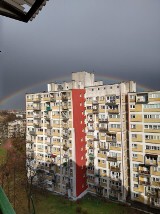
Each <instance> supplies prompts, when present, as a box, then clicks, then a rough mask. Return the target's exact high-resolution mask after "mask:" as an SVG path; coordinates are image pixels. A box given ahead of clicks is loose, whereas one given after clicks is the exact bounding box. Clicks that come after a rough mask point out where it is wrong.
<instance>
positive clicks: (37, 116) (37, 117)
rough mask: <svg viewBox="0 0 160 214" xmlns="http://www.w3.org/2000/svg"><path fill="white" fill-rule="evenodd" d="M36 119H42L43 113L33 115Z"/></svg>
mask: <svg viewBox="0 0 160 214" xmlns="http://www.w3.org/2000/svg"><path fill="white" fill-rule="evenodd" d="M33 118H34V120H40V119H41V115H40V114H35V115H34V116H33Z"/></svg>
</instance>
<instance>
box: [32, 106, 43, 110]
mask: <svg viewBox="0 0 160 214" xmlns="http://www.w3.org/2000/svg"><path fill="white" fill-rule="evenodd" d="M33 111H41V107H40V106H33Z"/></svg>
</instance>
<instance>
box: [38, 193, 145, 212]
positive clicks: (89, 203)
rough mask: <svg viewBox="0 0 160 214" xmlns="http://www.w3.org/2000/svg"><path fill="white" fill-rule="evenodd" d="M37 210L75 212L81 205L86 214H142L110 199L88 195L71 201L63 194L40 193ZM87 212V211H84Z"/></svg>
mask: <svg viewBox="0 0 160 214" xmlns="http://www.w3.org/2000/svg"><path fill="white" fill-rule="evenodd" d="M35 205H36V211H37V213H38V214H45V213H46V212H47V214H75V213H76V207H77V206H79V207H81V208H82V212H81V213H83V211H87V212H86V214H128V213H130V214H134V213H136V214H140V213H142V212H139V211H136V210H134V209H132V208H130V207H127V206H124V205H121V204H116V203H112V202H109V201H101V200H100V199H98V198H96V197H93V196H90V195H87V196H85V197H84V198H83V199H82V200H80V201H78V204H77V202H71V201H68V200H67V199H65V198H63V197H61V196H54V195H49V194H48V195H47V196H45V197H44V196H42V195H38V201H35ZM84 214H85V212H84Z"/></svg>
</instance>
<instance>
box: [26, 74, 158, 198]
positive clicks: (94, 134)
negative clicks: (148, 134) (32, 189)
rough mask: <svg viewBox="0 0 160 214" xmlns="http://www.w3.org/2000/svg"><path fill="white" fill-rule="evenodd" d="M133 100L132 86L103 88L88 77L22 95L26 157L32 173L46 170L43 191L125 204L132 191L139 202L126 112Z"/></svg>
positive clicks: (130, 83)
mask: <svg viewBox="0 0 160 214" xmlns="http://www.w3.org/2000/svg"><path fill="white" fill-rule="evenodd" d="M128 94H129V95H128ZM146 94H147V93H146ZM132 96H135V97H138V94H137V95H136V83H135V82H133V81H129V82H121V83H117V84H111V85H104V84H103V82H102V81H98V82H96V81H95V80H94V74H92V73H87V72H77V73H72V81H71V82H69V83H67V82H64V83H62V84H55V83H50V84H48V92H44V93H36V94H27V95H26V108H27V109H26V123H27V140H28V143H27V154H30V157H32V158H33V161H32V163H33V166H34V168H38V169H43V170H45V172H46V175H47V176H46V178H45V179H46V188H48V189H50V190H51V191H55V192H58V193H62V194H67V195H68V196H69V197H71V198H73V199H77V198H79V197H81V196H83V195H84V194H85V193H86V192H91V193H94V194H98V195H101V196H104V197H107V198H111V199H115V200H119V201H123V202H125V201H126V200H127V198H128V196H129V194H130V189H131V196H132V199H133V197H134V196H137V195H136V194H137V192H136V191H134V189H133V185H134V179H133V175H132V174H134V171H133V170H134V169H133V167H132V165H133V164H132V161H133V159H131V157H132V150H131V144H132V143H131V142H132V139H131V137H130V138H129V133H130V136H132V133H131V129H130V126H131V125H134V123H133V124H132V119H130V117H131V116H130V111H132V110H134V109H130V108H129V106H131V105H135V106H136V105H137V103H136V102H137V101H138V98H137V100H136V102H135V99H133V100H134V102H133V104H130V102H132V100H131V99H130V98H131V97H132ZM141 105H142V104H141ZM153 112H154V111H153ZM153 112H152V113H153ZM141 118H142V117H141ZM133 121H134V120H133ZM129 122H131V125H130V124H129ZM137 125H138V124H137ZM146 125H147V124H146ZM157 126H158V124H157ZM146 127H147V126H146ZM148 127H149V126H148ZM157 130H158V128H157ZM129 131H130V132H129ZM136 134H137V133H133V135H136ZM142 135H143V136H144V134H142ZM129 140H130V141H129ZM157 140H158V139H157ZM135 142H136V141H135ZM157 143H158V141H157ZM141 144H144V143H143V142H142V143H141ZM144 146H145V145H143V147H144ZM147 148H150V147H147ZM129 150H130V159H129ZM144 151H145V150H144ZM157 152H158V149H157ZM147 157H148V156H147ZM130 161H131V163H130ZM157 161H158V159H157ZM134 164H135V165H136V164H137V162H136V163H134ZM130 166H131V170H129V167H130ZM136 167H138V165H136ZM137 169H138V168H137ZM156 173H158V172H156ZM136 176H137V175H136ZM158 176H159V175H158ZM130 177H131V178H130ZM159 177H160V176H159ZM136 179H138V178H136ZM155 182H156V180H155ZM130 187H131V188H130ZM136 199H137V200H138V198H136ZM140 201H141V200H140ZM143 202H144V201H143Z"/></svg>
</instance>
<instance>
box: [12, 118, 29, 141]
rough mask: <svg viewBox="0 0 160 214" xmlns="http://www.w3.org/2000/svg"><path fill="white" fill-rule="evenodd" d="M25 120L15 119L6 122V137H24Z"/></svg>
mask: <svg viewBox="0 0 160 214" xmlns="http://www.w3.org/2000/svg"><path fill="white" fill-rule="evenodd" d="M25 133H26V120H24V119H22V120H15V121H11V122H8V138H12V137H19V136H20V137H25Z"/></svg>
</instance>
